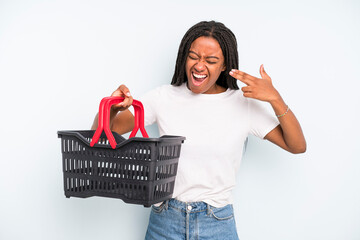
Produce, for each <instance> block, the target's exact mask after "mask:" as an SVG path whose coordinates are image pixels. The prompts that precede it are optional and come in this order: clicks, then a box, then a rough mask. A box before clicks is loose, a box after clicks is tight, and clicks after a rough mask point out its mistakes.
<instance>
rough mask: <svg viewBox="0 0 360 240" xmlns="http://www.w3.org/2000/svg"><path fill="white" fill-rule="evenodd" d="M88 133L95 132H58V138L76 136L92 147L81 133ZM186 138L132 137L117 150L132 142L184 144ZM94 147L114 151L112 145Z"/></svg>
mask: <svg viewBox="0 0 360 240" xmlns="http://www.w3.org/2000/svg"><path fill="white" fill-rule="evenodd" d="M88 131H93V130H60V131H57V134H58V138H61V137H62V136H63V135H65V136H74V137H76V138H78V139H79V140H81V141H82V142H83V143H84V144H86V145H87V146H89V147H90V142H89V141H88V140H87V139H86V138H85V137H83V136H82V135H81V134H80V133H79V132H88ZM94 132H95V131H94ZM112 133H113V134H116V135H118V136H121V135H119V134H118V133H116V132H112ZM185 139H186V138H185V137H183V136H175V135H163V136H161V137H159V138H143V137H132V138H129V139H125V141H122V142H120V143H118V144H116V147H115V149H118V148H120V147H122V146H124V145H126V144H128V143H131V142H155V143H160V142H162V143H163V142H165V143H173V142H179V141H181V142H182V143H183V142H184V140H185ZM94 147H96V148H109V149H112V148H111V146H110V144H109V145H104V144H95V145H94Z"/></svg>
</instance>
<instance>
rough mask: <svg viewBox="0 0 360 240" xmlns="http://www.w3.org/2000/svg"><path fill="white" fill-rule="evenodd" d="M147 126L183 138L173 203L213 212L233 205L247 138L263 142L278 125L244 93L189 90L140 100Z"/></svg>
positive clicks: (158, 92)
mask: <svg viewBox="0 0 360 240" xmlns="http://www.w3.org/2000/svg"><path fill="white" fill-rule="evenodd" d="M139 100H140V101H141V102H142V103H143V105H144V113H145V126H146V125H151V124H153V123H157V125H158V127H159V133H160V135H161V136H162V135H176V136H184V137H186V140H185V141H184V143H183V144H182V146H181V153H180V158H179V163H178V171H177V176H176V180H175V188H174V193H173V197H174V198H176V199H178V200H180V201H183V202H197V201H204V202H206V203H208V204H210V205H212V206H214V207H223V206H225V205H227V204H230V203H233V198H232V190H233V188H234V187H235V182H236V173H237V172H238V170H239V167H240V162H241V157H242V153H243V145H244V142H245V140H246V138H247V136H248V134H253V135H255V136H257V137H260V138H264V137H265V135H266V134H267V133H269V132H270V131H271V130H272V129H274V128H275V127H276V126H277V125H278V124H279V121H278V120H277V118H276V117H275V116H274V114H270V113H269V112H268V111H266V110H265V109H264V108H263V107H262V106H261V103H260V101H257V100H253V99H249V98H245V97H244V96H243V95H242V91H240V90H231V89H227V91H225V92H223V93H219V94H195V93H193V92H191V91H190V90H189V89H188V88H187V86H186V84H183V85H181V86H172V85H164V86H161V87H158V88H156V89H154V90H152V91H150V92H148V93H147V94H146V95H145V96H143V97H141V98H140V99H139Z"/></svg>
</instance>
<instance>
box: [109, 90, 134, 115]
mask: <svg viewBox="0 0 360 240" xmlns="http://www.w3.org/2000/svg"><path fill="white" fill-rule="evenodd" d="M111 96H112V97H123V98H124V101H122V102H121V103H118V104H114V105H112V106H111V110H113V111H115V112H119V111H124V110H126V109H128V108H129V107H130V106H131V105H132V102H133V98H132V96H131V94H130V91H129V89H128V88H127V87H126V86H125V85H123V84H122V85H120V87H118V89H116V90H115V91H114V92H113V93H112V94H111Z"/></svg>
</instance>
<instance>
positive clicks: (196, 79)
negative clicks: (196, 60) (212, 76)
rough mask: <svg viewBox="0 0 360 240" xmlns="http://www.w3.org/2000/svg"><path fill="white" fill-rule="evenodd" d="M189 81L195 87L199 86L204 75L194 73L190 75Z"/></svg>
mask: <svg viewBox="0 0 360 240" xmlns="http://www.w3.org/2000/svg"><path fill="white" fill-rule="evenodd" d="M191 79H192V82H193V84H194V85H195V86H200V85H201V84H202V83H203V82H204V81H205V80H206V79H207V75H206V74H196V73H194V72H192V73H191Z"/></svg>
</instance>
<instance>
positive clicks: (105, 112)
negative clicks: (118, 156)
mask: <svg viewBox="0 0 360 240" xmlns="http://www.w3.org/2000/svg"><path fill="white" fill-rule="evenodd" d="M123 100H124V98H123V97H105V98H103V99H102V100H101V102H100V107H99V124H98V128H97V129H96V131H95V133H94V136H93V138H92V140H91V143H90V146H91V147H92V146H94V145H95V143H97V141H98V140H99V138H100V135H101V133H102V132H103V131H104V132H105V134H106V136H107V138H108V140H109V143H110V145H111V147H112V148H113V149H114V148H115V147H116V141H115V138H114V136H113V134H112V133H111V130H110V108H111V106H112V105H113V104H117V103H120V102H122V101H123ZM132 105H133V107H134V110H135V116H134V118H135V123H134V129H133V130H132V132H131V134H130V136H129V138H132V137H135V135H136V133H137V132H138V130H139V129H140V132H141V134H142V135H143V137H146V138H148V137H149V135H148V134H147V132H146V130H145V128H144V107H143V105H142V103H141V102H140V101H138V100H135V99H134V100H133V103H132Z"/></svg>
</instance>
